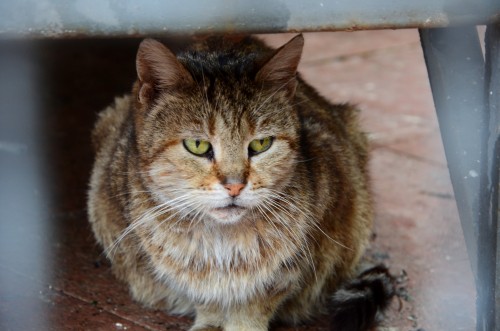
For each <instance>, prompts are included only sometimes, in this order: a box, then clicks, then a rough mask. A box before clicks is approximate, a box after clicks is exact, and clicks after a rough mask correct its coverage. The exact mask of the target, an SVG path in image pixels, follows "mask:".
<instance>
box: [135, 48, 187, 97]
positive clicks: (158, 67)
mask: <svg viewBox="0 0 500 331" xmlns="http://www.w3.org/2000/svg"><path fill="white" fill-rule="evenodd" d="M136 70H137V77H138V82H139V89H138V95H137V98H138V101H139V102H140V103H141V104H143V105H147V104H149V103H150V102H151V101H152V100H153V98H154V97H155V93H156V92H157V91H161V90H168V89H172V88H176V87H181V86H187V85H190V84H193V82H194V81H193V77H192V76H191V74H190V73H189V72H188V71H187V70H186V68H184V66H183V65H182V64H181V63H180V62H179V60H178V59H177V57H176V56H175V55H174V53H172V52H171V51H170V50H169V49H168V48H167V47H165V46H164V45H163V44H162V43H160V42H158V41H156V40H154V39H145V40H143V41H142V42H141V44H140V45H139V50H138V51H137V58H136Z"/></svg>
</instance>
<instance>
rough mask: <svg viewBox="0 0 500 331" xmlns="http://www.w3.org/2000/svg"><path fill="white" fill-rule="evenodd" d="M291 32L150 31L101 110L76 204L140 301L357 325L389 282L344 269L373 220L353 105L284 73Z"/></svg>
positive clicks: (296, 52)
mask: <svg viewBox="0 0 500 331" xmlns="http://www.w3.org/2000/svg"><path fill="white" fill-rule="evenodd" d="M303 44H304V39H303V37H302V35H298V36H296V37H295V38H293V39H292V40H291V41H289V42H288V43H287V44H285V45H284V46H282V47H281V48H279V49H277V50H272V49H270V48H268V47H267V46H265V45H264V44H263V43H262V42H260V41H258V40H256V39H253V38H243V39H241V38H240V39H239V40H235V39H234V38H233V39H230V38H222V37H219V38H211V39H208V40H206V41H204V42H200V43H198V44H195V45H194V46H193V47H192V48H191V49H189V50H187V51H184V52H183V53H180V54H179V55H177V56H176V55H174V54H173V53H172V52H171V51H170V50H169V49H168V48H167V47H165V46H164V45H163V44H161V43H160V42H157V41H155V40H152V39H146V40H144V41H143V42H142V43H141V44H140V46H139V50H138V54H137V59H136V69H137V76H138V78H137V81H136V82H135V84H134V87H133V90H132V93H131V95H127V96H124V97H121V98H117V99H116V100H115V103H114V105H112V106H110V107H108V108H107V109H105V110H104V111H103V112H102V113H100V114H99V120H98V122H97V125H96V127H95V129H94V132H93V142H94V145H95V149H96V160H95V165H94V169H93V173H92V178H91V182H90V191H89V201H88V209H89V217H90V223H91V225H92V229H93V231H94V233H95V236H96V238H97V240H98V241H99V243H100V244H101V245H102V246H103V247H104V249H105V252H106V253H107V256H108V258H109V259H110V260H111V263H112V268H113V271H114V273H115V275H116V276H117V278H119V279H120V280H123V281H125V282H126V283H128V285H129V287H130V291H131V294H132V296H133V297H134V298H135V299H136V300H137V301H139V302H141V303H142V304H144V305H146V306H149V307H154V308H160V309H165V310H167V311H169V312H171V313H174V314H185V315H191V316H195V321H194V324H193V326H192V327H191V329H190V330H225V331H233V330H267V329H268V327H269V323H270V321H276V320H278V321H283V322H288V323H292V324H297V323H300V322H302V321H307V320H309V319H311V318H313V317H315V316H318V315H320V314H323V313H327V312H328V311H330V313H331V316H333V317H332V328H333V329H334V330H365V329H367V328H369V327H371V326H372V325H373V322H374V318H375V315H376V312H377V309H379V310H380V309H383V308H385V306H386V305H387V303H388V301H389V300H390V298H391V296H392V294H393V287H392V281H391V278H390V275H389V274H388V273H387V270H386V269H385V268H384V267H381V266H379V267H375V268H373V269H370V270H367V271H365V272H364V273H361V274H358V275H357V274H356V272H357V265H358V262H359V260H360V257H361V255H362V254H363V251H364V249H365V247H366V246H367V243H368V240H369V237H370V234H371V230H370V227H371V219H372V205H371V198H370V194H369V187H368V174H367V141H366V138H365V136H364V134H363V133H362V132H360V130H359V128H358V124H357V120H356V110H355V109H353V108H352V107H351V106H349V105H332V104H330V103H328V102H327V101H326V100H325V99H323V98H322V97H321V96H319V95H318V94H317V93H316V92H315V91H314V89H313V88H312V87H310V86H309V85H307V84H306V83H305V82H304V81H303V80H302V79H301V78H300V77H299V76H298V75H297V72H296V71H297V66H298V64H299V60H300V57H301V54H302V48H303Z"/></svg>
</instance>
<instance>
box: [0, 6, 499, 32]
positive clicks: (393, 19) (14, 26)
mask: <svg viewBox="0 0 500 331" xmlns="http://www.w3.org/2000/svg"><path fill="white" fill-rule="evenodd" d="M499 18H500V3H499V2H498V1H494V0H420V1H403V0H378V1H372V0H286V1H283V0H231V1H228V0H210V1H207V0H205V1H203V0H201V1H200V0H149V1H137V0H76V1H67V0H23V1H18V0H3V1H0V36H3V37H22V36H30V37H75V36H138V35H148V34H166V33H168V34H196V33H221V32H224V33H257V32H295V31H326V30H328V31H334V30H361V29H383V28H391V29H392V28H414V27H420V28H431V27H447V26H456V25H461V24H486V23H490V22H493V21H496V20H498V19H499Z"/></svg>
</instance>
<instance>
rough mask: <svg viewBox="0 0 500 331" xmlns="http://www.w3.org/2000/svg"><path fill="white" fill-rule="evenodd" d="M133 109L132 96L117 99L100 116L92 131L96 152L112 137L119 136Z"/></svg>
mask: <svg viewBox="0 0 500 331" xmlns="http://www.w3.org/2000/svg"><path fill="white" fill-rule="evenodd" d="M130 107H131V96H130V95H124V96H121V97H116V98H115V100H114V102H113V103H112V104H111V105H109V106H108V107H106V108H105V109H104V110H102V111H101V112H100V113H99V114H98V119H97V122H96V125H95V126H94V129H93V131H92V144H93V145H94V150H95V151H99V150H100V149H101V147H102V145H103V143H104V142H105V141H106V140H108V139H109V137H110V135H116V134H118V132H119V130H120V128H121V127H122V125H123V123H124V122H125V121H126V119H127V118H128V115H129V112H130Z"/></svg>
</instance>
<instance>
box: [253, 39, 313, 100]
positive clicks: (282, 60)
mask: <svg viewBox="0 0 500 331" xmlns="http://www.w3.org/2000/svg"><path fill="white" fill-rule="evenodd" d="M303 47H304V37H303V36H302V34H299V35H298V36H296V37H294V38H293V39H292V40H290V41H289V42H288V43H286V44H285V45H283V46H281V47H280V48H278V49H277V50H276V51H275V52H274V54H273V55H272V56H271V58H270V59H269V60H267V62H266V63H265V64H264V65H263V66H262V67H261V68H260V70H259V71H258V72H257V75H256V76H255V80H256V81H258V82H261V83H263V84H266V85H271V86H273V87H276V88H279V89H281V88H283V89H287V90H288V91H289V92H290V93H291V94H293V93H294V92H295V88H296V87H297V79H296V75H297V67H298V65H299V61H300V57H301V55H302V49H303Z"/></svg>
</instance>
